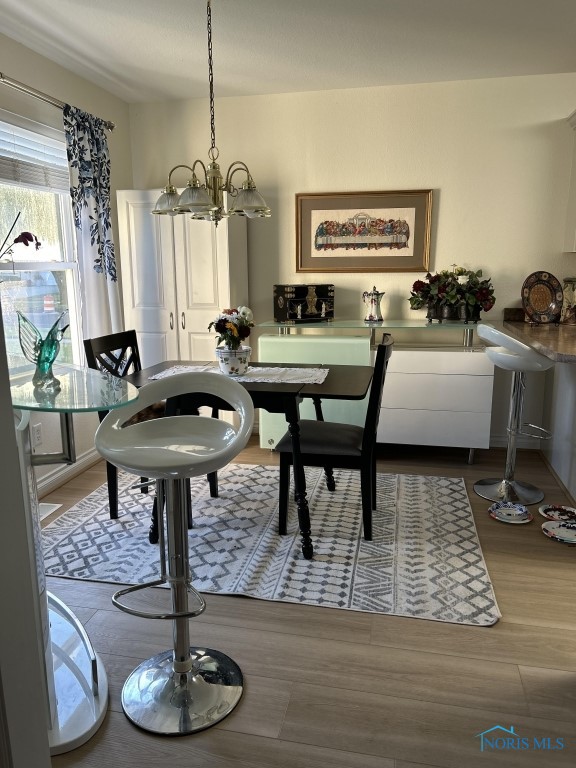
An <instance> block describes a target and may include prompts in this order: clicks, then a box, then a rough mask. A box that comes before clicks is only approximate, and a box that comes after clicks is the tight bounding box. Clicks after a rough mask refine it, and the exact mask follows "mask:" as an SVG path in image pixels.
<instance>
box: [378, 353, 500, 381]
mask: <svg viewBox="0 0 576 768" xmlns="http://www.w3.org/2000/svg"><path fill="white" fill-rule="evenodd" d="M388 371H390V373H392V372H394V373H437V374H465V375H466V376H486V375H487V376H492V375H493V373H494V365H493V363H492V362H491V361H490V360H489V358H488V355H485V354H484V352H483V351H481V350H478V349H466V348H464V347H460V348H459V349H450V350H447V349H396V348H394V350H393V352H392V357H391V358H390V362H389V363H388Z"/></svg>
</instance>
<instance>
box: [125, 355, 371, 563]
mask: <svg viewBox="0 0 576 768" xmlns="http://www.w3.org/2000/svg"><path fill="white" fill-rule="evenodd" d="M206 365H213V366H214V370H215V372H218V366H217V363H209V362H201V361H185V360H167V361H165V362H162V363H157V364H156V365H152V366H150V367H148V368H144V369H143V370H141V371H138V372H137V373H132V374H130V375H129V376H126V377H125V380H126V381H127V382H129V383H131V384H134V385H135V386H137V387H141V386H143V385H144V384H146V383H147V382H148V381H149V380H150V378H151V377H152V376H155V375H156V374H158V373H162V372H163V371H166V370H168V369H170V368H175V367H179V366H206ZM250 368H251V369H252V368H327V369H328V375H327V376H326V378H325V379H324V381H323V383H322V384H303V383H287V382H281V383H278V382H273V383H272V382H262V381H246V380H242V377H239V379H240V380H239V383H240V384H242V386H243V387H245V388H246V390H247V391H248V392H249V393H250V396H251V397H252V402H253V403H254V407H255V408H263V409H264V410H266V411H268V412H269V413H283V414H284V416H285V418H286V422H287V425H288V432H289V433H290V437H291V439H292V456H293V472H294V499H295V501H296V506H297V510H298V525H299V529H300V536H301V539H302V554H303V556H304V557H305V558H306V559H307V560H310V559H312V557H313V554H314V548H313V544H312V537H311V526H310V510H309V507H308V500H307V498H306V476H305V473H304V465H303V463H302V455H301V451H300V427H299V421H300V408H299V406H300V403H301V402H302V400H303V399H304V398H311V399H312V400H313V402H314V406H315V410H316V417H317V418H319V419H321V418H322V408H321V403H322V400H362V399H363V398H364V397H365V396H366V394H367V392H368V389H369V387H370V382H371V381H372V374H373V368H372V367H371V366H368V365H360V366H359V365H309V364H308V365H307V364H289V363H266V362H260V363H250ZM192 396H193V395H192ZM190 405H192V406H194V405H208V406H209V407H217V408H218V409H219V410H226V409H227V408H226V405H227V404H226V403H224V402H223V401H217V399H216V398H214V397H212V398H208V399H207V396H206V397H205V398H202V397H200V396H198V399H197V400H196V401H195V402H189V403H188V406H190ZM167 412H168V413H169V412H170V409H169V407H168V408H167Z"/></svg>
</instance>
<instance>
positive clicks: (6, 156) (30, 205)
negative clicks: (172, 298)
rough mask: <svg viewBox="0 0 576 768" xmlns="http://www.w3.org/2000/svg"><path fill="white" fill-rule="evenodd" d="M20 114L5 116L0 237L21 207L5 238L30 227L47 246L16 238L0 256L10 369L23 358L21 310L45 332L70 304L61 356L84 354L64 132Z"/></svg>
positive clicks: (0, 146)
mask: <svg viewBox="0 0 576 768" xmlns="http://www.w3.org/2000/svg"><path fill="white" fill-rule="evenodd" d="M22 122H23V121H22V120H21V119H19V120H18V124H12V123H8V122H4V121H2V120H0V244H1V243H2V241H3V240H4V238H5V237H6V235H7V234H8V232H9V230H10V227H11V226H12V224H13V222H14V219H15V218H16V216H17V215H18V213H20V216H19V218H18V221H17V224H16V226H15V227H14V229H13V231H12V233H11V235H10V237H9V238H8V241H7V245H8V244H9V243H11V242H13V240H14V238H15V237H17V236H18V235H19V234H20V233H21V232H23V231H25V232H32V233H33V234H34V235H36V237H37V238H38V240H39V241H40V242H41V247H40V248H39V249H38V250H36V249H35V248H34V246H33V245H29V246H28V247H26V246H24V245H23V244H18V245H15V246H14V247H13V248H12V253H11V255H9V256H8V257H4V258H3V259H1V260H0V302H1V305H2V317H3V320H4V333H5V337H6V350H7V353H8V364H9V366H10V368H11V369H13V368H16V367H18V366H19V365H22V364H23V363H24V362H25V361H24V358H23V355H22V350H21V348H20V343H19V339H18V316H17V313H16V310H20V311H21V312H22V313H23V314H24V315H26V317H27V318H28V319H29V320H30V321H31V322H32V323H34V325H35V326H36V327H37V328H38V330H39V331H40V333H41V334H42V336H45V335H46V333H47V332H48V331H49V329H50V328H51V326H52V325H53V323H54V322H55V321H56V319H57V318H58V316H59V315H60V314H61V313H62V312H63V311H64V310H68V312H69V318H68V319H69V322H70V328H69V329H68V330H67V331H66V333H65V335H64V338H63V340H62V344H61V348H60V353H59V356H58V360H59V361H61V362H67V363H72V362H80V360H81V351H80V339H81V332H80V305H79V286H78V264H77V259H76V248H75V242H76V241H75V235H74V223H73V219H72V206H71V202H70V194H69V177H68V164H67V160H66V145H65V140H64V133H63V132H61V134H60V135H58V134H59V132H57V131H52V134H53V135H52V136H50V135H48V136H46V135H43V134H41V133H37V132H35V131H33V130H30V127H28V126H26V127H22ZM47 130H49V129H47Z"/></svg>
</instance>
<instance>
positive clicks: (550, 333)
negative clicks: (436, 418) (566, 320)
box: [493, 320, 576, 363]
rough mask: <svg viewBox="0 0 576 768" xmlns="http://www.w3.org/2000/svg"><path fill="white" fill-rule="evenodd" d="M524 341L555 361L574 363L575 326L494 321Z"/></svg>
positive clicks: (575, 352)
mask: <svg viewBox="0 0 576 768" xmlns="http://www.w3.org/2000/svg"><path fill="white" fill-rule="evenodd" d="M493 325H494V326H495V327H498V326H500V327H501V328H502V329H503V330H505V331H507V332H508V333H510V335H511V336H513V337H514V338H515V339H518V341H522V342H524V344H527V345H528V346H529V347H532V349H535V350H536V352H540V354H541V355H544V356H545V357H547V358H549V359H550V360H554V362H556V363H576V326H574V325H555V324H553V323H548V324H542V325H530V323H523V322H520V323H518V322H513V321H510V320H505V321H503V322H502V323H494V324H493Z"/></svg>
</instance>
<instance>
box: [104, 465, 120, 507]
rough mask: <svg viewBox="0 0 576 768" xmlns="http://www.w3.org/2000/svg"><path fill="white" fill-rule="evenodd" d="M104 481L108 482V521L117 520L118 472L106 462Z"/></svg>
mask: <svg viewBox="0 0 576 768" xmlns="http://www.w3.org/2000/svg"><path fill="white" fill-rule="evenodd" d="M106 479H107V481H108V506H109V508H110V519H111V520H117V519H118V470H117V469H116V467H115V466H114V464H109V463H108V462H106Z"/></svg>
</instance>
